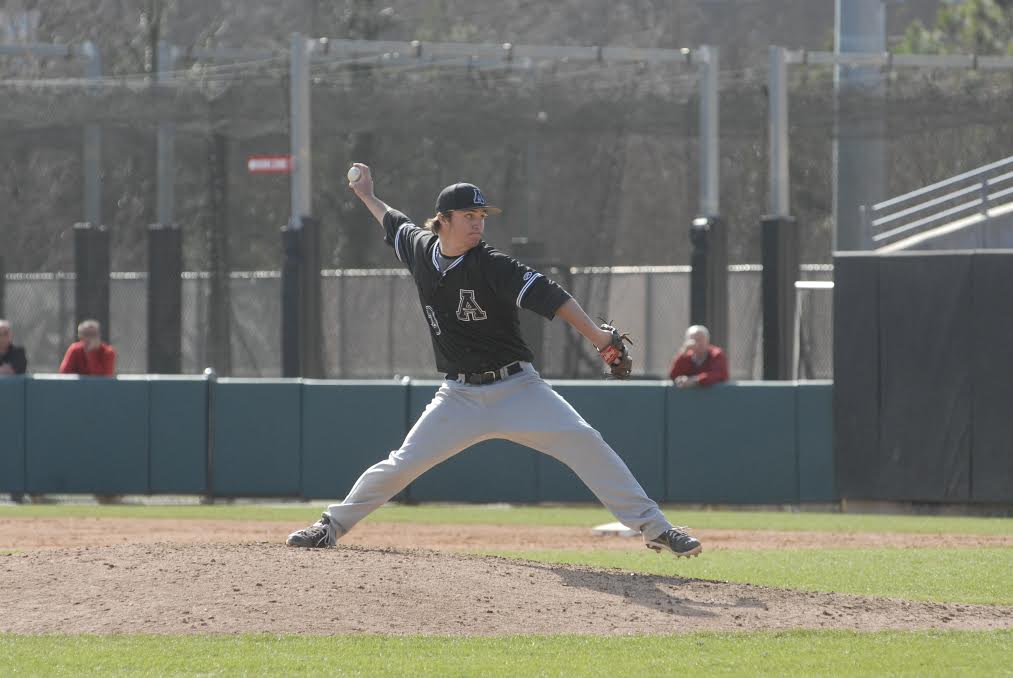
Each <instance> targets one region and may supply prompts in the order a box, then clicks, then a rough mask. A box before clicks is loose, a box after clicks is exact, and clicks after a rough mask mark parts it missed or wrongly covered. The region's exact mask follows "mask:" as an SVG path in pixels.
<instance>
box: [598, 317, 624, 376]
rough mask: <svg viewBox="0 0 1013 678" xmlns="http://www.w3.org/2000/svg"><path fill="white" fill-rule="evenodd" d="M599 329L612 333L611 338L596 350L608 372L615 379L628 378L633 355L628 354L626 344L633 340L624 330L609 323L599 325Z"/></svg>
mask: <svg viewBox="0 0 1013 678" xmlns="http://www.w3.org/2000/svg"><path fill="white" fill-rule="evenodd" d="M599 327H601V329H603V330H605V331H606V332H611V333H612V340H611V341H610V342H609V343H608V344H606V345H605V346H602V347H601V348H600V349H599V350H598V354H599V355H600V356H601V359H602V360H604V361H605V364H606V365H608V367H609V372H611V373H612V376H613V377H614V378H616V379H629V378H630V372H632V371H633V357H632V356H631V355H630V351H629V349H627V348H626V344H632V343H633V340H632V339H630V335H628V334H626V333H625V332H623V333H621V332H619V330H617V329H616V328H615V327H613V326H612V325H610V324H609V323H604V322H603V323H602V324H601V325H599Z"/></svg>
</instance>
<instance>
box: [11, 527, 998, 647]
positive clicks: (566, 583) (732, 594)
mask: <svg viewBox="0 0 1013 678" xmlns="http://www.w3.org/2000/svg"><path fill="white" fill-rule="evenodd" d="M658 557H659V558H660V557H666V556H663V555H659V556H658ZM0 570H2V571H3V575H2V576H0V609H2V610H4V614H3V615H2V617H0V631H9V632H15V633H56V632H60V633H82V632H89V633H181V632H202V633H208V632H211V633H235V632H270V633H309V634H341V633H356V632H363V633H393V634H417V633H420V634H476V635H491V634H506V633H509V634H524V633H535V634H550V633H551V634H555V633H584V634H632V633H671V632H682V631H698V630H728V629H732V630H734V629H738V630H758V629H787V628H846V629H863V630H865V629H884V628H892V629H913V628H930V627H938V628H965V629H969V628H974V629H982V628H1000V627H1006V628H1008V627H1010V626H1013V608H1009V607H993V606H984V605H954V604H946V605H944V604H936V603H919V602H908V601H897V600H888V599H875V598H862V597H857V596H847V595H839V594H825V593H804V592H799V591H786V590H780V589H770V588H764V587H759V586H749V585H742V584H728V583H722V582H711V581H700V580H692V579H680V578H677V577H659V576H647V575H636V574H631V573H628V572H622V571H619V570H599V569H593V568H587V567H578V566H571V565H545V564H541V563H534V562H528V561H520V560H508V559H502V558H490V557H481V556H470V555H462V554H456V553H446V552H434V551H422V550H392V549H378V548H367V547H358V546H340V547H338V548H334V549H324V550H303V549H293V548H288V547H285V546H282V545H280V544H264V543H260V544H241V545H228V544H138V545H133V544H131V545H123V546H102V547H92V548H73V549H58V550H51V551H36V552H30V553H23V554H13V555H5V556H0Z"/></svg>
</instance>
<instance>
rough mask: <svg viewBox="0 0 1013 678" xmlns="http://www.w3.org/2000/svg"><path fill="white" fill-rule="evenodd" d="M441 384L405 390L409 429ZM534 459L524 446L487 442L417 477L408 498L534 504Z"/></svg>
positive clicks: (532, 454)
mask: <svg viewBox="0 0 1013 678" xmlns="http://www.w3.org/2000/svg"><path fill="white" fill-rule="evenodd" d="M440 383H442V382H417V383H412V384H411V385H410V386H409V387H408V390H409V396H408V397H409V402H408V412H409V416H408V420H409V428H410V427H411V425H414V423H415V420H416V419H418V417H419V415H420V414H422V412H423V411H424V410H425V409H426V405H428V404H429V402H430V401H431V400H432V399H433V394H435V393H436V390H437V389H438V388H439V384H440ZM478 388H480V387H478ZM452 424H453V422H448V425H452ZM537 456H540V455H539V454H538V453H537V452H535V451H533V450H531V449H529V448H527V447H524V446H523V445H517V444H515V443H511V442H509V441H506V440H486V441H483V442H481V443H478V444H477V445H474V446H472V447H470V448H468V449H466V450H464V451H463V452H461V453H460V454H458V455H456V456H454V457H452V458H450V459H448V460H447V461H445V462H443V463H442V464H439V465H438V466H436V467H435V468H432V469H430V470H429V471H427V472H426V473H425V474H423V475H422V476H420V477H419V478H418V479H417V480H416V481H415V482H413V483H412V484H411V487H410V489H409V492H408V496H409V497H410V498H411V499H412V500H413V501H466V502H496V501H509V502H533V501H537V499H538V491H537V490H538V488H537V470H536V466H537V460H536V457H537Z"/></svg>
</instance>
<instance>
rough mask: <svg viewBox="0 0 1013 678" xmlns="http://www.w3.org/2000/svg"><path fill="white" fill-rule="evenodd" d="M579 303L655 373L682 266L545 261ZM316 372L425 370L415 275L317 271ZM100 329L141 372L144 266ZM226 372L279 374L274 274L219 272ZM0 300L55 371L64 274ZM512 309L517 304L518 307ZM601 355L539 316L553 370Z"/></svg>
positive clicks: (660, 368) (205, 351) (740, 348)
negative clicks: (224, 296)
mask: <svg viewBox="0 0 1013 678" xmlns="http://www.w3.org/2000/svg"><path fill="white" fill-rule="evenodd" d="M549 274H550V275H551V276H553V277H554V278H556V279H557V280H558V281H559V282H561V283H563V284H565V285H566V286H567V287H568V288H569V289H570V290H571V291H572V292H573V293H574V294H575V295H576V296H577V297H578V299H580V300H581V302H582V304H584V305H585V306H586V307H587V309H588V312H589V313H592V314H594V315H601V316H603V317H606V318H608V319H611V320H614V321H615V322H617V323H618V324H619V325H620V326H622V328H623V329H624V330H625V331H628V332H630V333H631V334H632V335H633V336H634V340H635V341H636V345H635V346H634V348H633V351H634V356H635V358H636V363H635V369H634V375H635V376H637V377H641V378H650V377H659V378H661V377H665V376H666V375H667V374H668V369H669V366H670V364H671V360H672V358H673V354H674V351H675V350H676V349H677V348H678V347H679V345H680V344H681V343H682V339H683V332H684V331H685V329H686V327H687V326H688V325H689V281H690V269H689V267H688V266H645V267H635V266H627V267H585V268H570V269H565V270H561V271H560V270H555V271H551V272H549ZM761 274H762V269H761V267H759V266H754V265H737V266H731V267H730V268H729V285H728V299H729V302H728V303H729V318H730V334H729V336H730V340H729V342H728V346H727V347H725V348H727V350H728V353H729V359H730V369H731V374H732V378H734V379H758V378H760V374H761V371H762V334H761V332H762V319H763V315H762V307H761V301H760V277H761ZM832 275H833V271H832V267H831V266H829V265H806V266H803V267H802V277H803V278H804V279H806V280H820V281H826V280H830V278H831V277H832ZM321 285H322V297H323V327H324V358H325V370H326V375H327V377H329V378H336V379H386V378H392V377H395V376H410V377H419V378H429V377H433V376H435V372H434V369H435V368H434V367H433V356H432V345H431V342H430V338H429V327H428V325H427V323H426V321H425V319H424V318H423V316H422V312H421V311H420V310H419V304H418V298H417V292H416V290H415V285H414V282H413V281H412V278H411V277H410V275H408V273H407V271H404V270H402V269H348V270H325V271H322V272H321ZM210 296H211V276H210V275H209V274H207V273H186V274H184V277H183V323H182V328H183V372H184V373H188V374H199V373H201V372H202V371H203V370H204V368H205V367H208V366H209V365H212V362H211V361H210V360H209V355H210V346H209V343H210V337H209V331H208V327H209V326H208V323H206V322H205V321H204V319H205V318H206V313H207V308H208V305H209V303H210V301H209V300H210ZM110 297H111V300H110V322H109V327H108V328H107V332H106V334H107V337H108V340H109V341H111V343H112V344H113V345H114V346H115V347H116V349H117V353H118V366H117V371H118V372H119V373H121V374H142V373H144V372H146V362H147V344H148V337H147V327H148V325H147V276H146V274H144V273H115V274H113V275H112V277H111V280H110ZM229 298H230V300H231V304H230V306H229V318H228V325H229V335H228V336H229V338H230V342H229V349H230V353H229V357H228V363H229V364H230V365H231V375H232V376H237V377H279V376H281V275H280V273H279V272H277V271H255V272H234V273H232V275H231V276H230V277H229ZM800 299H801V302H800V304H799V309H800V327H801V342H800V349H801V352H800V364H801V365H803V366H804V369H803V370H802V372H801V373H800V377H801V378H810V379H816V378H819V379H829V378H831V377H832V374H831V371H832V349H833V346H832V327H831V321H832V314H831V313H830V305H829V304H830V298H829V295H827V294H823V295H815V294H814V295H809V296H804V297H800ZM4 301H5V309H6V312H7V315H8V319H9V320H10V321H11V323H12V324H13V326H14V329H15V334H16V336H15V340H16V342H17V343H19V344H22V345H24V346H25V347H26V350H27V352H28V357H29V361H30V364H29V368H30V371H32V372H36V373H44V372H55V371H57V369H58V368H59V365H60V360H61V359H62V357H63V352H64V351H65V350H66V347H67V345H69V343H70V342H71V341H74V339H75V334H76V329H75V323H74V317H75V316H74V276H73V274H65V273H55V274H31V275H24V274H9V275H8V276H7V281H6V298H5V300H4ZM523 313H528V312H527V311H523ZM600 362H601V361H600V359H599V358H598V356H597V355H596V353H595V352H594V351H593V350H592V349H591V348H590V346H588V345H587V342H586V341H584V340H583V338H581V337H580V336H579V335H577V334H576V333H575V332H574V331H573V330H572V329H570V328H569V327H568V326H567V325H566V323H564V322H562V321H554V322H551V323H547V324H546V325H545V332H544V334H543V337H542V345H541V347H540V351H539V364H538V367H539V369H540V370H541V371H542V373H543V374H545V375H546V376H549V377H556V378H584V377H589V378H590V377H597V376H599V375H600V374H601V372H602V370H601V364H600Z"/></svg>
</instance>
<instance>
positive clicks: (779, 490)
mask: <svg viewBox="0 0 1013 678" xmlns="http://www.w3.org/2000/svg"><path fill="white" fill-rule="evenodd" d="M795 390H796V389H795V385H794V384H792V383H791V382H742V383H737V384H717V385H715V386H709V387H707V388H699V389H696V388H694V389H687V390H685V391H684V390H681V389H677V388H675V387H672V388H671V389H670V391H669V394H668V431H667V440H668V467H667V469H668V473H667V477H668V486H667V491H666V493H665V494H666V499H667V500H668V501H670V502H706V503H738V504H780V503H793V502H797V501H798V498H799V497H798V465H797V463H796V462H797V456H796V450H795V445H796V435H795ZM826 434H827V435H829V431H827V433H826Z"/></svg>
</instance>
